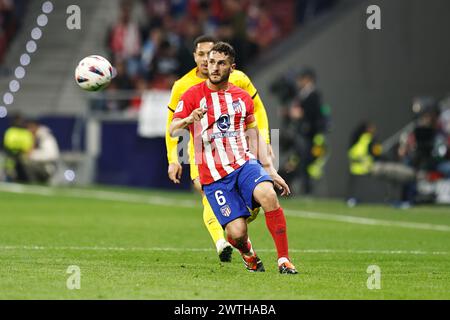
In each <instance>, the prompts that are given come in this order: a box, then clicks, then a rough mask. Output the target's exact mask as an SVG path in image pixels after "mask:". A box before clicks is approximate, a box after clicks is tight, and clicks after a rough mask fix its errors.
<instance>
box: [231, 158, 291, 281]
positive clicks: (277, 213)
mask: <svg viewBox="0 0 450 320" xmlns="http://www.w3.org/2000/svg"><path fill="white" fill-rule="evenodd" d="M238 185H239V189H240V193H241V196H242V198H243V199H244V201H245V203H246V205H247V206H248V207H249V208H255V207H257V206H259V205H260V206H261V207H262V208H263V209H264V212H265V217H266V225H267V228H268V229H269V232H270V234H271V235H272V238H273V240H274V243H275V246H276V249H277V253H278V266H279V270H280V272H281V273H297V271H296V270H295V267H294V265H293V264H292V263H291V262H290V259H289V250H288V239H287V232H286V219H285V217H284V213H283V208H281V206H280V203H279V202H278V197H277V194H276V192H275V189H274V187H273V182H272V178H271V177H270V176H269V175H268V174H267V172H266V171H265V170H264V169H263V167H262V166H261V165H260V164H259V162H257V161H254V160H253V161H249V162H248V163H247V164H245V165H244V167H243V168H242V171H241V174H240V176H239V179H238ZM255 202H256V203H255Z"/></svg>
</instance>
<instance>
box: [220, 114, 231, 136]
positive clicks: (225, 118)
mask: <svg viewBox="0 0 450 320" xmlns="http://www.w3.org/2000/svg"><path fill="white" fill-rule="evenodd" d="M217 127H218V128H219V130H220V131H222V132H225V131H227V130H228V129H230V116H229V115H228V114H223V115H221V116H220V117H219V119H218V120H217Z"/></svg>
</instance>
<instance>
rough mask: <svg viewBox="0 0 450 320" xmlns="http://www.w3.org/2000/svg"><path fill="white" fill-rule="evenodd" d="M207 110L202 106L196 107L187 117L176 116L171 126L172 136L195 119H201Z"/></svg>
mask: <svg viewBox="0 0 450 320" xmlns="http://www.w3.org/2000/svg"><path fill="white" fill-rule="evenodd" d="M204 113H205V111H204V109H203V108H202V107H200V108H197V109H195V110H194V111H192V112H191V114H190V115H189V116H187V117H186V118H175V119H173V120H172V123H171V124H170V127H169V133H170V136H171V137H176V136H177V133H178V130H182V129H186V127H188V126H189V125H191V124H193V123H194V122H195V121H200V120H201V119H202V118H203V115H204Z"/></svg>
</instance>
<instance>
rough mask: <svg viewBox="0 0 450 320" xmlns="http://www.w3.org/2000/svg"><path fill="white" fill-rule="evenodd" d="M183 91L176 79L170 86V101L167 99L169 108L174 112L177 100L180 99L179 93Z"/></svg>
mask: <svg viewBox="0 0 450 320" xmlns="http://www.w3.org/2000/svg"><path fill="white" fill-rule="evenodd" d="M182 93H183V91H182V90H181V86H180V84H179V82H178V81H176V82H175V83H174V85H173V87H172V92H171V93H170V101H169V105H168V107H169V109H170V110H171V111H172V112H175V109H176V108H177V105H178V102H179V101H180V98H181V95H182Z"/></svg>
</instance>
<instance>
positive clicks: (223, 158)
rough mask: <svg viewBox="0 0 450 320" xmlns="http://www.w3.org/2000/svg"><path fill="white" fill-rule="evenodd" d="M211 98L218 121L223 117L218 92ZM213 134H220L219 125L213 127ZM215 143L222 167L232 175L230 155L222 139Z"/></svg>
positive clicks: (212, 94) (213, 93) (216, 140)
mask: <svg viewBox="0 0 450 320" xmlns="http://www.w3.org/2000/svg"><path fill="white" fill-rule="evenodd" d="M211 98H212V102H213V106H214V118H215V119H216V121H217V120H218V119H219V117H220V116H221V115H222V110H221V107H220V100H219V94H218V93H217V92H212V93H211ZM213 133H220V130H219V128H218V126H217V125H214V126H213ZM214 142H215V144H216V155H217V154H218V155H219V158H220V165H221V166H222V167H223V169H224V170H225V171H226V172H227V174H230V173H232V172H233V171H234V169H233V168H232V167H231V166H230V160H229V159H228V155H227V152H226V150H225V147H224V145H223V142H222V139H221V138H218V139H215V140H214Z"/></svg>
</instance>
